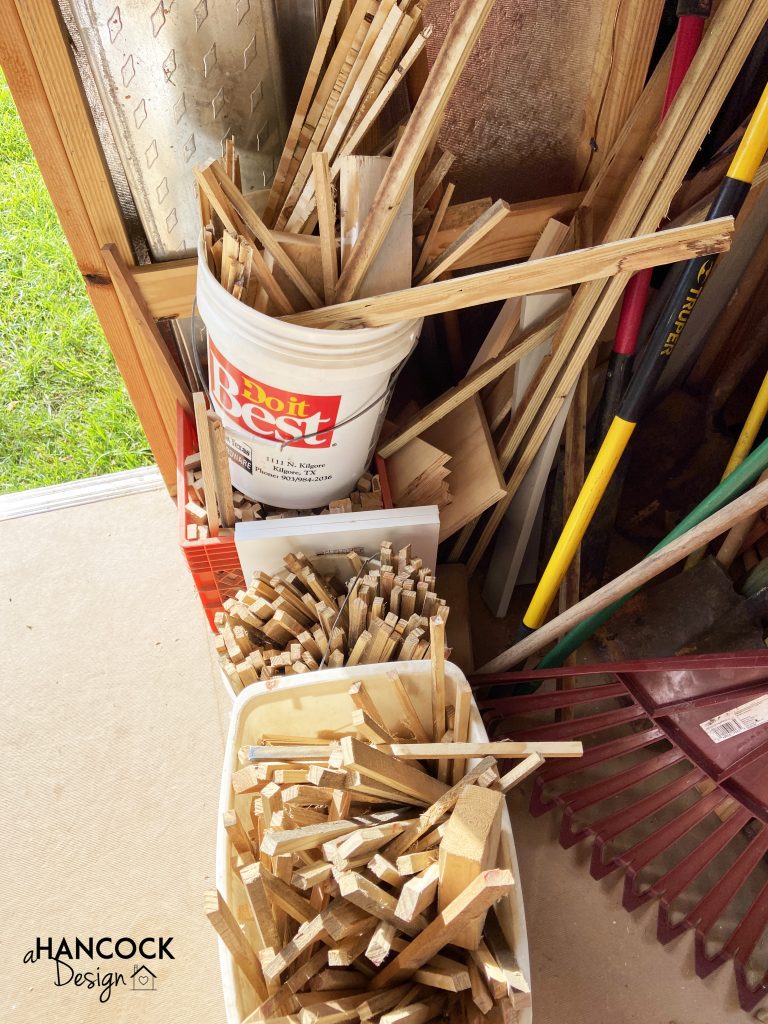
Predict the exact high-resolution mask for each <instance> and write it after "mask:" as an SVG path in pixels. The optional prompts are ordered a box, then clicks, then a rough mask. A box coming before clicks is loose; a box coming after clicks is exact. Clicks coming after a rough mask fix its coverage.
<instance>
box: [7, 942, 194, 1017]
mask: <svg viewBox="0 0 768 1024" xmlns="http://www.w3.org/2000/svg"><path fill="white" fill-rule="evenodd" d="M172 942H173V937H172V936H170V937H168V938H163V937H162V936H157V937H156V936H149V937H147V938H144V939H140V940H139V941H136V940H135V939H132V938H129V937H128V936H123V937H122V938H119V939H113V938H112V937H111V936H106V937H104V938H100V939H94V938H93V937H90V938H87V939H83V938H80V937H79V936H76V937H75V938H74V940H68V939H65V938H63V939H59V940H57V941H54V939H52V938H47V939H41V938H37V939H35V945H34V946H33V947H32V949H28V950H27V952H26V953H25V954H24V963H25V964H34V963H37V962H38V961H39V960H45V959H47V960H49V961H50V962H51V963H52V964H53V965H54V973H53V985H54V987H55V988H64V987H66V986H68V985H71V986H72V987H73V988H86V989H93V988H95V989H98V990H99V1002H100V1003H106V1002H108V1001H109V998H110V996H111V995H112V992H113V991H114V990H116V989H118V988H121V987H122V988H126V989H127V990H128V991H130V992H154V991H155V989H156V986H157V974H155V972H154V971H153V970H152V969H151V968H150V967H148V966H147V964H145V963H141V964H133V965H132V969H129V968H128V967H127V966H125V965H124V964H119V965H113V964H111V963H110V964H109V966H110V968H112V967H113V966H120V967H124V966H125V970H112V969H110V970H102V969H100V968H99V967H96V969H95V970H81V969H80V968H81V963H80V962H81V961H88V960H90V961H93V960H100V961H107V962H109V961H112V960H118V961H125V960H133V959H134V957H136V956H139V957H141V959H142V960H164V959H167V960H174V959H175V957H174V955H173V953H172V952H171V949H170V947H171V943H172ZM82 966H84V965H82Z"/></svg>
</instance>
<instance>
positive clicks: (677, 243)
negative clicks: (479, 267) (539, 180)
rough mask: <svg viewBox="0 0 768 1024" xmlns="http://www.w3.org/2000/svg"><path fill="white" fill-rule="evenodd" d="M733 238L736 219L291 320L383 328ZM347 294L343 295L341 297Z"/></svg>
mask: <svg viewBox="0 0 768 1024" xmlns="http://www.w3.org/2000/svg"><path fill="white" fill-rule="evenodd" d="M732 236H733V218H732V217H721V218H718V219H717V220H712V221H705V222H703V223H701V224H692V225H685V226H683V227H681V228H672V229H668V230H667V231H658V232H655V233H653V234H646V235H638V236H637V237H634V238H627V239H622V240H620V241H616V242H606V243H604V244H603V245H597V246H593V247H592V248H591V249H583V250H576V251H575V252H568V253H561V254H560V255H558V256H550V257H547V258H546V259H541V260H532V261H530V262H528V263H524V264H521V265H519V266H514V267H500V268H499V269H498V270H486V271H481V272H480V273H477V274H469V275H467V276H466V277H462V278H453V279H451V280H450V281H436V282H434V283H433V284H425V285H420V286H419V287H417V288H410V289H408V290H406V291H400V292H392V293H391V294H388V295H379V296H377V297H374V298H363V299H357V300H354V301H351V302H350V301H348V302H341V303H340V304H339V305H336V306H328V307H327V308H325V309H316V310H308V311H307V312H306V313H297V314H293V315H291V316H287V317H285V319H286V320H288V321H289V322H290V323H296V324H300V325H302V326H303V327H340V326H346V327H383V326H385V325H386V324H390V323H396V322H397V321H399V320H407V319H416V318H419V317H422V316H427V315H430V314H435V313H445V312H447V311H448V310H451V309H465V308H467V307H468V306H478V305H482V304H483V303H485V302H495V301H497V300H499V299H509V298H512V296H514V295H527V294H529V293H531V294H533V293H537V292H544V291H551V290H552V289H553V288H565V287H570V286H571V285H573V284H577V283H579V282H581V281H595V280H602V279H604V278H608V277H613V276H615V275H617V274H622V275H623V274H625V273H627V272H629V273H634V272H636V271H638V270H644V269H646V268H647V267H656V266H662V265H663V264H666V263H675V262H677V261H681V260H688V259H691V258H693V257H694V256H701V255H704V254H705V253H718V252H727V251H728V249H729V248H730V244H731V238H732ZM358 244H359V243H358ZM342 277H343V274H342ZM339 287H341V278H340V279H339ZM341 295H342V293H341V292H340V291H337V296H336V297H337V299H340V298H341Z"/></svg>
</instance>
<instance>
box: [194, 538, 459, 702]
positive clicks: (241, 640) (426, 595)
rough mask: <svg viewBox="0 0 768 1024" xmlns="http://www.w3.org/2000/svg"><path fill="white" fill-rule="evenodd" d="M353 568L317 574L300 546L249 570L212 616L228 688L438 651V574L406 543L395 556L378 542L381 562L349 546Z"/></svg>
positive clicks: (441, 625) (443, 609) (442, 615)
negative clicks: (279, 565) (279, 560)
mask: <svg viewBox="0 0 768 1024" xmlns="http://www.w3.org/2000/svg"><path fill="white" fill-rule="evenodd" d="M347 558H348V559H349V565H350V571H351V573H353V574H354V575H352V576H351V577H350V579H349V580H347V581H344V582H341V581H339V580H338V579H337V578H335V577H333V576H328V575H323V573H322V572H321V571H320V570H319V568H318V567H316V566H315V565H313V563H312V562H311V561H310V560H309V559H308V558H307V557H306V556H305V555H303V554H301V552H298V553H296V554H291V555H286V556H285V558H284V561H285V564H286V567H287V573H285V574H284V575H282V576H270V575H268V574H267V573H264V572H256V573H254V574H253V578H252V580H251V583H250V586H249V587H248V589H247V590H243V591H239V592H238V593H237V595H236V596H235V597H234V598H230V599H228V600H227V601H226V602H225V603H224V611H222V612H218V613H217V614H216V616H215V619H214V621H215V624H216V627H217V629H218V631H219V635H218V636H217V637H216V639H215V646H216V651H217V653H218V655H219V660H220V663H221V667H222V670H223V671H224V673H225V674H226V676H227V678H228V679H229V681H230V683H231V684H232V687H233V689H234V691H235V693H239V692H240V690H242V688H243V687H244V686H247V685H248V684H249V683H254V682H256V681H257V680H269V679H273V678H274V677H275V676H278V675H297V674H300V673H303V672H312V671H315V670H317V669H319V668H323V667H327V668H341V667H342V666H343V665H349V666H352V665H372V664H378V663H379V662H388V661H411V660H417V661H418V660H421V659H423V658H428V657H430V652H431V651H432V650H439V652H440V657H444V656H445V623H446V621H447V619H448V614H449V612H450V608H448V606H447V605H446V603H445V601H444V600H443V599H442V598H440V597H438V595H437V593H436V590H435V583H436V581H435V577H434V575H433V574H432V572H431V570H430V569H426V568H424V567H423V566H422V564H421V559H419V558H413V559H412V558H411V551H410V545H409V546H408V547H406V548H403V549H402V550H401V551H399V552H398V553H397V554H396V555H394V554H393V551H392V545H391V544H389V543H386V542H385V543H383V544H382V545H381V550H380V560H379V564H378V565H373V564H372V563H371V560H370V559H369V560H368V561H366V562H363V561H362V560H361V558H360V556H359V555H358V554H357V553H356V552H354V551H350V552H349V553H348V555H347Z"/></svg>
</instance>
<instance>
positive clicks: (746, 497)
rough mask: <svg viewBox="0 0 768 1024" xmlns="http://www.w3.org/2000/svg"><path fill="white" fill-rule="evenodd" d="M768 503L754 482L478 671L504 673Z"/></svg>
mask: <svg viewBox="0 0 768 1024" xmlns="http://www.w3.org/2000/svg"><path fill="white" fill-rule="evenodd" d="M767 505H768V480H766V481H764V482H763V483H760V484H756V485H755V486H754V487H753V488H752V489H751V490H749V491H747V493H746V494H743V495H742V496H741V497H740V498H736V499H735V500H734V501H732V502H730V503H729V504H728V505H725V506H724V507H723V508H721V509H720V510H719V511H718V512H715V513H714V514H713V515H711V516H708V517H707V518H706V519H704V520H703V521H702V522H701V523H699V524H698V526H694V527H693V528H692V529H690V530H688V531H687V532H686V533H684V534H683V535H682V536H681V537H678V538H677V539H676V540H674V541H672V542H671V543H670V544H667V545H666V547H663V548H662V549H661V550H660V551H657V552H656V553H655V554H652V555H649V556H648V557H647V558H644V559H643V561H642V562H639V563H638V564H637V565H635V566H633V567H632V568H631V569H628V570H627V571H626V572H624V573H622V574H621V576H617V577H616V579H615V580H612V581H611V582H610V583H607V584H606V585H605V586H604V587H601V588H600V589H599V590H596V591H595V592H594V593H592V594H590V595H589V597H585V598H584V600H583V601H580V602H579V603H578V604H576V605H574V606H573V607H572V608H569V609H568V610H567V611H565V612H563V613H562V614H561V615H557V616H555V618H553V619H550V621H549V622H547V623H545V625H543V626H542V627H541V628H540V629H537V630H536V632H535V633H533V634H532V635H531V636H529V637H526V639H525V640H521V641H520V643H517V644H515V645H514V646H513V647H510V648H509V649H508V650H506V651H504V652H503V653H502V654H500V655H499V656H498V657H496V658H494V659H493V660H492V661H489V662H488V663H487V664H485V665H483V667H482V668H481V669H479V671H480V672H482V673H486V672H505V671H507V670H508V669H511V668H512V667H514V666H515V665H518V664H520V663H521V662H522V661H524V660H525V659H526V658H528V657H530V656H531V655H532V654H536V653H537V652H538V651H540V650H542V649H543V648H544V647H546V646H547V645H548V644H549V643H551V642H552V640H554V639H556V638H557V637H559V636H562V635H563V634H564V633H567V632H568V630H569V629H573V627H574V626H577V625H578V624H579V623H580V622H583V621H584V619H586V618H588V617H589V616H590V615H593V614H594V613H595V612H599V611H602V610H603V609H604V608H607V607H608V606H609V605H611V604H613V602H614V601H618V600H619V599H620V598H622V597H626V595H627V594H631V593H632V591H634V590H636V589H637V588H638V587H641V586H642V585H643V584H645V583H647V582H648V581H649V580H652V579H654V578H655V577H656V576H658V575H659V574H660V573H662V572H664V571H665V570H666V569H669V568H670V567H671V566H673V565H675V564H676V563H677V562H680V561H682V560H683V559H684V558H686V557H687V556H688V555H689V554H691V552H692V551H696V550H697V549H698V548H699V547H701V546H702V545H704V544H709V542H710V541H712V540H714V539H715V537H719V536H720V535H721V534H723V533H725V532H726V531H727V530H729V529H730V528H731V527H732V526H734V525H735V524H736V523H739V522H741V521H742V520H743V519H746V518H748V517H749V516H751V515H753V514H754V513H755V512H758V511H760V510H761V509H763V508H765V507H766V506H767Z"/></svg>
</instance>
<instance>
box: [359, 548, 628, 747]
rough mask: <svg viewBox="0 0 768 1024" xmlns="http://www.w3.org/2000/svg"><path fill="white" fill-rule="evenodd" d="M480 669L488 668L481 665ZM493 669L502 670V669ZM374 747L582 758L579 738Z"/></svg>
mask: <svg viewBox="0 0 768 1024" xmlns="http://www.w3.org/2000/svg"><path fill="white" fill-rule="evenodd" d="M640 564H641V565H642V564H643V563H640ZM630 571H631V570H630ZM490 664H492V663H490ZM480 671H481V672H485V671H491V670H490V669H487V668H486V667H484V668H482V669H481V670H480ZM492 671H494V672H501V671H503V669H493V670H492ZM376 749H377V750H380V751H382V752H384V753H386V754H389V755H391V756H392V757H394V758H397V759H398V760H401V761H439V760H440V758H441V757H451V755H452V752H453V753H455V754H456V756H458V757H483V758H486V757H496V758H499V759H500V760H504V759H510V758H517V757H529V756H530V755H531V754H542V755H543V756H544V757H581V756H582V754H583V753H584V748H583V746H582V743H581V741H580V740H559V741H558V740H552V741H543V742H530V743H528V742H522V741H521V742H512V741H509V740H500V741H498V742H496V743H392V744H390V745H389V746H382V747H377V748H376Z"/></svg>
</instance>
